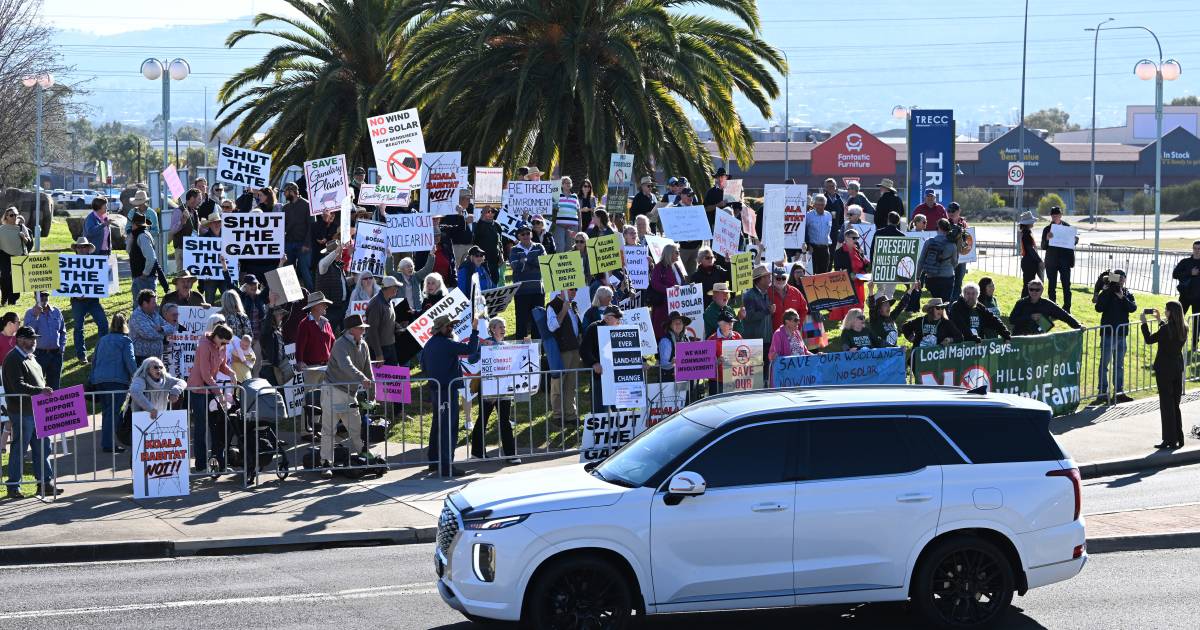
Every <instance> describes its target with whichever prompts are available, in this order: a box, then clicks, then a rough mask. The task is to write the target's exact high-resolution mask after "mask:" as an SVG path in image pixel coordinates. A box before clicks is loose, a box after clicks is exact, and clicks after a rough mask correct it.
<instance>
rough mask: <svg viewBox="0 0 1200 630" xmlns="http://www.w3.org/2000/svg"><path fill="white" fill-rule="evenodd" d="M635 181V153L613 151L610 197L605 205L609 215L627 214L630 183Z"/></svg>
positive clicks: (610, 166) (609, 183)
mask: <svg viewBox="0 0 1200 630" xmlns="http://www.w3.org/2000/svg"><path fill="white" fill-rule="evenodd" d="M632 182H633V154H631V153H613V154H612V157H611V158H610V159H609V161H608V198H607V199H606V200H605V202H604V207H605V209H606V210H608V213H609V215H613V214H625V211H626V209H628V208H629V184H630V183H632Z"/></svg>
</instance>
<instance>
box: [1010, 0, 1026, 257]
mask: <svg viewBox="0 0 1200 630" xmlns="http://www.w3.org/2000/svg"><path fill="white" fill-rule="evenodd" d="M1028 51H1029V0H1025V27H1024V31H1023V32H1022V35H1021V119H1020V120H1019V121H1017V161H1018V162H1020V163H1021V167H1022V168H1024V166H1025V57H1026V53H1027V52H1028ZM1024 209H1025V182H1024V180H1022V181H1021V185H1020V186H1017V212H1016V214H1014V215H1013V235H1014V238H1015V235H1016V233H1017V217H1019V216H1021V212H1022V211H1023V210H1024Z"/></svg>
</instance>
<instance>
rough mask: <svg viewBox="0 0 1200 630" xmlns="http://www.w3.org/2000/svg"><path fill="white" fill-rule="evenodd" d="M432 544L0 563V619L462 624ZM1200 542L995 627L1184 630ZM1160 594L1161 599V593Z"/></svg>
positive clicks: (868, 621)
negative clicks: (438, 585) (444, 598)
mask: <svg viewBox="0 0 1200 630" xmlns="http://www.w3.org/2000/svg"><path fill="white" fill-rule="evenodd" d="M431 553H432V546H431V545H409V546H400V547H386V548H370V549H335V550H323V551H305V552H294V553H285V554H277V555H271V554H263V555H246V556H232V557H214V558H190V559H177V560H156V561H144V562H118V563H94V564H77V565H57V566H47V565H42V566H28V567H9V568H5V569H4V570H3V571H0V589H3V593H4V597H3V598H2V600H0V628H5V629H8V630H17V629H24V628H30V629H33V628H36V629H38V630H42V629H44V628H56V629H60V628H61V629H66V628H86V629H87V630H100V629H102V628H124V629H130V630H137V629H141V628H170V627H177V628H272V629H277V628H278V629H283V628H346V629H350V628H389V629H392V628H395V629H410V628H412V629H415V628H470V627H472V626H471V625H470V624H468V623H466V622H465V621H464V620H462V618H461V617H460V616H459V615H458V613H456V612H454V611H452V610H450V609H449V608H447V607H446V606H444V605H443V604H442V602H441V600H440V599H439V597H438V595H437V592H436V591H435V590H434V585H433V568H432V563H431V561H430V557H431V556H430V554H431ZM1197 566H1200V550H1197V549H1187V550H1177V551H1161V552H1131V553H1115V554H1105V555H1101V556H1095V557H1093V558H1092V559H1091V562H1090V563H1089V565H1088V566H1087V567H1086V568H1085V569H1084V572H1083V574H1081V575H1080V576H1079V577H1077V578H1075V579H1074V580H1071V581H1069V582H1066V583H1062V584H1056V585H1052V586H1049V587H1046V588H1043V589H1039V590H1035V591H1031V592H1030V593H1029V595H1027V596H1026V597H1024V598H1017V599H1016V600H1015V604H1016V606H1017V609H1016V610H1014V611H1013V612H1012V614H1011V615H1010V616H1009V618H1008V619H1006V620H1005V623H1003V624H1002V625H1001V627H1003V628H1055V629H1057V628H1086V629H1088V630H1095V629H1097V628H1134V627H1140V628H1194V627H1195V616H1194V615H1195V610H1196V604H1195V602H1196V601H1197V600H1198V599H1200V581H1198V580H1196V572H1195V568H1196V567H1197ZM1164 594H1167V596H1163V595H1164ZM647 627H648V628H651V629H656V630H657V629H664V630H665V629H680V630H682V629H685V628H686V629H687V630H702V629H709V628H712V629H717V628H722V629H724V628H734V627H754V628H783V627H789V628H794V627H809V628H921V627H922V626H921V624H920V623H919V622H917V621H916V620H915V619H913V618H912V617H910V616H909V615H908V613H907V611H906V609H905V607H904V606H902V605H896V604H888V605H865V606H834V607H822V608H810V609H797V610H782V611H771V612H758V613H736V614H733V613H729V614H705V615H673V616H667V617H658V618H654V619H653V620H652V621H651V622H650V623H649V624H647Z"/></svg>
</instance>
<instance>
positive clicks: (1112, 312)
mask: <svg viewBox="0 0 1200 630" xmlns="http://www.w3.org/2000/svg"><path fill="white" fill-rule="evenodd" d="M1122 291H1123V292H1124V295H1123V296H1120V297H1118V296H1117V292H1116V291H1114V290H1112V289H1109V288H1107V287H1105V288H1103V289H1100V292H1099V293H1097V294H1096V312H1097V313H1100V325H1101V326H1112V327H1113V332H1114V333H1115V332H1117V327H1118V326H1120V325H1121V324H1128V323H1129V314H1130V313H1133V312H1136V311H1137V301H1135V300H1134V299H1133V293H1131V292H1130V291H1129V290H1128V289H1122ZM1125 334H1126V335H1128V334H1129V327H1128V326H1126V327H1125Z"/></svg>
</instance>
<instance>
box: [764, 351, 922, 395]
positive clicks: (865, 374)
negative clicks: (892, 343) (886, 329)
mask: <svg viewBox="0 0 1200 630" xmlns="http://www.w3.org/2000/svg"><path fill="white" fill-rule="evenodd" d="M771 382H772V384H773V385H774V386H775V387H795V386H813V385H903V384H904V348H872V349H864V350H858V351H855V352H829V353H825V354H812V355H797V356H790V357H779V358H777V359H775V363H773V364H772V365H771Z"/></svg>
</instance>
